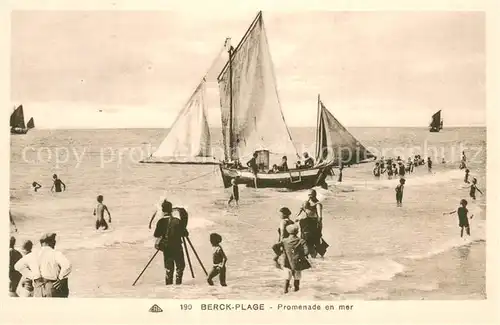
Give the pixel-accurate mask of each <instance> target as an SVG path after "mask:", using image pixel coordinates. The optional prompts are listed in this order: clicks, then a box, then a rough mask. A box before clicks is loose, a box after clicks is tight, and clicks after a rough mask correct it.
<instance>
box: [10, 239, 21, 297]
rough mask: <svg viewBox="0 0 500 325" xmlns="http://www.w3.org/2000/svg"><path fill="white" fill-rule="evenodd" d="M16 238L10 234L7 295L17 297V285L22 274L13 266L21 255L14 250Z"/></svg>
mask: <svg viewBox="0 0 500 325" xmlns="http://www.w3.org/2000/svg"><path fill="white" fill-rule="evenodd" d="M15 246H16V238H15V237H13V236H11V237H10V242H9V296H10V297H17V293H16V290H17V286H18V285H19V281H21V278H22V274H21V273H20V272H19V271H17V270H16V269H15V268H14V266H15V265H16V263H17V262H18V261H19V260H20V259H21V258H22V257H23V256H22V255H21V253H20V252H19V251H18V250H16V249H15V248H14V247H15Z"/></svg>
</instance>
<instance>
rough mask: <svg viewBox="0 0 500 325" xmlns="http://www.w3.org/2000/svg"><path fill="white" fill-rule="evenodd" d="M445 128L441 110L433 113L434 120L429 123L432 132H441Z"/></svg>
mask: <svg viewBox="0 0 500 325" xmlns="http://www.w3.org/2000/svg"><path fill="white" fill-rule="evenodd" d="M442 129H443V119H442V118H441V110H439V111H437V112H436V113H434V115H432V121H431V123H430V124H429V131H430V132H439V131H441V130H442Z"/></svg>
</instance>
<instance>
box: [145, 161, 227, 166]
mask: <svg viewBox="0 0 500 325" xmlns="http://www.w3.org/2000/svg"><path fill="white" fill-rule="evenodd" d="M139 163H141V164H163V165H219V164H220V163H219V162H208V161H207V162H197V161H186V162H184V161H147V160H141V161H139Z"/></svg>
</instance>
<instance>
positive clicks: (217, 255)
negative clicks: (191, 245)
mask: <svg viewBox="0 0 500 325" xmlns="http://www.w3.org/2000/svg"><path fill="white" fill-rule="evenodd" d="M221 242H222V236H221V235H219V234H217V233H212V234H210V244H211V245H212V247H213V254H212V262H213V264H214V266H213V268H212V271H210V273H209V274H208V278H207V282H208V284H209V285H211V286H213V285H214V281H213V279H214V278H215V277H216V276H217V275H219V282H220V285H221V286H223V287H225V286H227V283H226V263H227V256H226V253H224V250H223V249H222V247H221V246H220V243H221Z"/></svg>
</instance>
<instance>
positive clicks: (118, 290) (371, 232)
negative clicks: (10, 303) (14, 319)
mask: <svg viewBox="0 0 500 325" xmlns="http://www.w3.org/2000/svg"><path fill="white" fill-rule="evenodd" d="M9 34H10V41H9V42H10V55H8V59H9V63H10V75H9V77H8V79H9V80H10V92H9V96H10V107H9V114H10V138H9V145H10V155H9V160H10V161H9V165H8V166H9V167H8V170H9V174H10V175H9V181H8V182H9V184H8V186H9V192H10V199H9V207H8V209H9V219H10V229H9V230H7V229H5V231H4V232H7V231H8V234H9V236H10V242H9V243H10V245H9V286H8V290H9V291H8V296H9V298H6V299H9V300H20V299H22V298H25V299H26V298H116V299H117V301H118V302H119V301H120V299H121V298H129V299H131V298H141V299H154V302H155V304H153V303H149V306H150V307H151V306H152V307H151V308H150V309H149V310H148V309H147V308H146V310H144V312H149V313H161V312H162V311H163V308H165V306H162V304H161V303H160V302H161V301H163V300H161V299H167V300H170V299H179V300H183V301H184V300H185V301H196V300H200V299H201V300H204V301H207V302H208V304H207V305H203V306H205V307H202V308H207V309H210V308H215V310H218V309H217V308H228V309H230V308H236V310H238V308H242V309H243V310H244V308H245V306H247V305H245V302H246V301H248V302H250V301H261V302H262V303H266V301H279V305H276V306H274V305H273V307H272V308H271V309H273V310H277V311H280V310H282V311H297V310H308V309H311V308H312V309H314V307H312V306H314V304H315V303H331V302H332V301H333V302H335V308H336V309H340V310H345V311H348V310H350V309H352V308H353V307H352V304H348V303H347V302H348V301H380V300H382V301H396V300H397V301H422V300H431V301H436V300H439V301H474V300H476V301H485V300H487V299H488V298H489V294H490V293H489V292H488V291H487V286H486V282H487V281H488V280H490V279H489V278H488V279H487V277H486V268H487V257H486V246H487V244H486V232H487V231H486V230H487V226H486V224H487V214H486V210H487V200H486V197H487V194H488V186H489V185H490V184H487V172H486V166H487V156H488V154H487V127H486V125H487V120H486V115H487V112H486V111H487V97H486V75H487V69H486V67H487V46H486V13H485V12H482V11H440V10H429V11H392V10H382V11H347V10H346V11H342V10H338V11H330V10H298V9H297V10H287V11H277V10H265V9H258V8H257V9H254V8H250V7H248V8H247V9H246V10H243V9H241V10H227V11H224V10H220V11H217V12H216V13H215V12H208V11H205V10H202V9H198V10H194V9H191V10H184V11H183V10H13V11H11V13H10V31H9ZM488 117H489V116H488ZM488 141H492V139H491V138H488ZM5 185H7V184H5ZM488 217H489V215H488ZM159 299H160V300H159ZM216 299H217V300H223V301H221V302H220V303H221V304H222V303H224V300H225V301H227V302H229V301H234V300H238V301H240V303H241V304H242V305H240V307H229V305H226V307H224V305H221V306H219V305H218V303H219V302H217V301H216ZM23 301H25V302H26V303H28V301H29V300H23ZM59 301H61V300H59ZM165 301H166V300H165ZM344 301H345V302H346V303H345V304H344V303H343V302H344ZM216 302H217V304H215V303H216ZM211 303H214V304H215V305H211ZM146 305H148V303H147V301H146ZM26 306H27V305H26ZM190 306H191V305H190V304H188V303H186V304H184V305H180V307H178V309H179V308H180V309H179V310H184V311H186V310H190V308H192V307H190ZM248 306H250V307H247V308H250V309H254V310H263V309H262V308H264V309H266V308H268V307H266V306H267V305H262V306H264V307H259V305H256V304H255V305H254V304H253V303H252V304H250V303H248ZM318 306H319V305H318ZM326 306H332V307H331V308H332V309H333V308H334V307H333V306H334V305H333V304H332V305H326ZM148 308H149V307H148ZM323 308H325V307H323ZM326 308H327V309H326V310H328V307H326ZM210 310H211V309H210ZM230 310H231V309H230ZM232 310H234V309H232ZM240 317H241V316H240Z"/></svg>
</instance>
